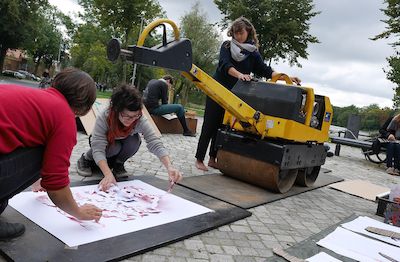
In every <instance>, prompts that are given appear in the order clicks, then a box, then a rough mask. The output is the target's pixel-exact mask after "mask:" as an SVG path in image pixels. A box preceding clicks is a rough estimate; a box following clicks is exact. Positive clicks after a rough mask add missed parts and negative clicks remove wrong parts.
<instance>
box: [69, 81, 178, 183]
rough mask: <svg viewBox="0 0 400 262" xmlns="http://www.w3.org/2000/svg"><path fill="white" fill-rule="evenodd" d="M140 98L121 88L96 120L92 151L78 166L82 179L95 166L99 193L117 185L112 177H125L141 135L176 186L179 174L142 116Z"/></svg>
mask: <svg viewBox="0 0 400 262" xmlns="http://www.w3.org/2000/svg"><path fill="white" fill-rule="evenodd" d="M142 108H143V102H142V96H141V95H140V93H139V90H137V89H136V88H135V87H133V86H129V85H122V86H120V87H119V88H117V89H116V91H115V92H114V93H113V95H112V96H111V102H110V107H109V108H108V109H106V110H105V111H103V112H102V113H101V114H100V116H99V117H98V118H97V119H96V124H95V127H94V130H93V133H92V140H91V148H90V149H89V151H88V152H86V153H85V154H82V156H81V158H80V159H79V160H78V163H77V171H78V174H79V175H81V176H91V175H92V169H91V168H92V167H93V166H95V165H97V166H98V167H99V168H100V170H101V172H102V173H103V175H104V178H103V179H102V180H101V181H100V188H101V189H102V190H107V189H109V188H110V187H111V186H112V185H113V184H116V180H115V177H114V176H115V175H118V174H122V173H126V171H125V168H124V163H125V161H126V160H128V159H129V158H130V157H132V156H133V155H134V154H135V153H136V152H137V151H138V149H139V147H140V144H141V138H140V136H139V134H142V135H143V137H144V139H145V140H146V144H147V148H148V149H149V151H150V152H151V153H153V154H154V155H156V156H157V157H158V158H159V159H160V161H161V162H162V163H163V165H164V166H165V168H166V169H167V172H168V176H169V180H170V182H171V183H176V182H178V181H179V180H181V179H182V174H181V173H180V172H179V171H178V170H177V169H175V168H174V167H173V166H172V164H171V160H170V158H169V155H168V152H167V150H166V148H165V147H164V145H163V143H162V142H161V140H160V138H158V137H157V136H156V133H155V131H154V129H153V127H152V126H151V125H150V123H149V121H148V120H147V119H146V117H144V116H142Z"/></svg>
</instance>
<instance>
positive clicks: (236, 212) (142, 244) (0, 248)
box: [0, 176, 251, 261]
mask: <svg viewBox="0 0 400 262" xmlns="http://www.w3.org/2000/svg"><path fill="white" fill-rule="evenodd" d="M135 179H139V180H141V181H143V182H146V183H148V184H150V185H152V186H155V187H157V188H160V189H163V190H165V189H166V188H165V187H166V186H167V182H166V181H164V180H161V179H157V178H154V177H150V176H142V177H135ZM121 181H122V180H121ZM124 181H126V180H124ZM98 182H99V181H90V182H86V183H82V182H79V183H74V185H75V186H78V185H79V186H81V185H88V184H96V183H98ZM173 194H175V195H177V196H179V197H182V198H184V199H186V200H189V201H192V202H194V203H197V204H199V205H202V206H205V207H208V208H210V209H213V210H214V211H215V212H210V213H206V214H203V215H199V216H195V217H191V218H187V219H183V220H179V221H176V222H172V223H168V224H164V225H160V226H156V227H152V228H148V229H145V230H141V231H136V232H132V233H128V234H125V235H121V236H117V237H112V238H108V239H104V240H100V241H97V242H93V243H90V244H85V245H81V246H78V247H76V248H69V247H66V245H65V244H64V243H63V242H61V241H60V240H58V239H57V238H55V237H54V236H52V235H50V234H49V233H48V232H47V231H45V230H43V229H42V228H41V227H39V226H38V225H36V224H35V223H33V222H31V221H30V220H28V219H27V218H26V217H24V216H23V215H21V214H20V213H18V212H17V211H15V210H14V209H13V208H11V207H8V208H7V209H6V211H5V212H4V213H3V214H2V216H1V217H2V220H4V221H9V222H20V223H23V224H24V225H25V227H26V232H25V234H24V235H22V236H21V237H18V238H16V239H14V240H12V241H8V242H0V254H1V256H3V258H5V259H6V260H10V261H12V260H14V261H109V260H121V259H125V258H128V257H131V256H134V255H137V254H141V253H144V252H146V251H150V250H153V249H156V248H158V247H161V246H165V245H167V244H170V243H173V242H176V241H180V240H182V239H186V238H188V237H191V236H193V235H197V234H200V233H202V232H205V231H209V230H211V229H214V228H217V227H220V226H222V225H225V224H228V223H231V222H234V221H236V220H239V219H242V218H246V217H248V216H250V215H251V213H250V212H248V211H246V210H244V209H241V208H238V207H236V206H233V205H230V204H228V203H225V202H222V201H220V200H217V199H215V198H212V197H210V196H207V195H204V194H201V193H198V192H195V191H193V190H190V189H188V188H185V187H182V186H179V185H176V186H175V187H174V190H173ZM55 223H56V222H55Z"/></svg>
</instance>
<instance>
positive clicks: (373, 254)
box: [317, 227, 400, 262]
mask: <svg viewBox="0 0 400 262" xmlns="http://www.w3.org/2000/svg"><path fill="white" fill-rule="evenodd" d="M317 244H318V245H320V246H322V247H325V248H327V249H330V250H332V251H333V252H335V253H337V254H340V255H342V256H346V257H349V258H352V259H354V260H357V261H363V262H377V261H382V262H388V260H387V259H386V258H383V257H382V256H381V255H379V252H381V253H383V254H386V255H388V256H390V257H392V258H394V259H397V260H400V249H399V248H398V247H395V246H392V245H389V244H386V243H383V242H380V241H377V240H373V239H370V238H367V237H365V236H362V235H359V234H357V233H354V232H351V231H349V230H347V229H344V228H341V227H338V228H336V229H335V231H333V232H332V233H330V234H329V235H328V236H326V237H325V238H324V239H321V240H320V241H318V242H317Z"/></svg>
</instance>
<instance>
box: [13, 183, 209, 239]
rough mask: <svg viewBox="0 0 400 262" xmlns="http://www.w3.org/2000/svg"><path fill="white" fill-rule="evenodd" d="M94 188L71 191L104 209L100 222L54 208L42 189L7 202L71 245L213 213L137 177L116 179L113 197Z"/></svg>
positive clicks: (22, 194) (77, 188) (75, 188)
mask: <svg viewBox="0 0 400 262" xmlns="http://www.w3.org/2000/svg"><path fill="white" fill-rule="evenodd" d="M165 184H166V187H167V182H166V183H165ZM97 187H98V185H92V186H80V187H72V188H71V191H72V193H73V195H74V198H75V200H76V201H77V202H78V203H79V204H80V205H81V204H84V203H89V204H95V205H96V206H98V207H99V208H102V209H103V217H102V218H101V219H100V221H99V223H96V222H94V221H78V220H76V219H75V218H73V217H71V216H69V215H68V214H66V213H64V212H63V211H61V210H60V209H58V208H56V207H54V204H53V203H52V202H51V201H50V200H49V199H48V197H47V194H46V193H44V192H41V193H34V192H22V193H20V194H18V195H16V196H14V197H13V198H12V199H10V201H9V204H10V206H12V207H13V208H14V209H16V210H17V211H19V212H20V213H21V214H23V215H24V216H26V217H27V218H28V219H30V220H32V221H33V222H34V223H36V224H38V225H39V226H40V227H42V228H43V229H44V230H46V231H48V232H49V233H50V234H52V235H53V236H55V237H57V238H58V239H60V240H61V241H62V242H64V243H65V244H67V245H68V246H70V247H71V246H78V245H82V244H87V243H91V242H94V241H98V240H102V239H106V238H110V237H114V236H118V235H122V234H126V233H130V232H134V231H138V230H142V229H146V228H150V227H155V226H158V225H162V224H166V223H170V222H174V221H178V220H182V219H185V218H189V217H193V216H197V215H201V214H204V213H208V212H213V210H211V209H208V208H206V207H203V206H201V205H198V204H195V203H193V202H190V201H188V200H185V199H183V198H180V197H178V196H175V195H173V194H170V193H166V192H165V191H163V190H160V189H158V188H155V187H153V186H151V185H149V184H146V183H144V182H142V181H139V180H133V181H127V182H119V183H118V187H119V188H120V189H123V190H124V192H123V194H122V195H121V192H120V191H118V192H116V191H115V192H114V195H113V196H112V197H109V196H107V195H102V194H99V192H98V191H97ZM132 194H134V195H135V196H134V197H133V196H132ZM132 199H136V201H133V200H132Z"/></svg>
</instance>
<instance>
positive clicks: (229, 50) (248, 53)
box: [195, 17, 300, 171]
mask: <svg viewBox="0 0 400 262" xmlns="http://www.w3.org/2000/svg"><path fill="white" fill-rule="evenodd" d="M228 36H229V37H232V40H231V41H225V42H224V43H223V44H222V46H221V49H220V53H219V62H218V67H217V70H216V72H215V74H214V79H215V80H217V81H218V82H219V83H220V84H221V85H223V86H224V87H226V88H227V89H229V90H231V89H232V88H233V86H234V85H235V84H236V82H237V81H238V80H239V79H240V80H242V81H250V80H251V79H252V77H251V76H250V74H251V73H254V74H256V75H257V76H261V77H265V78H267V79H269V78H271V77H273V76H274V75H276V74H278V73H277V72H275V71H274V70H273V69H272V68H271V67H270V66H268V65H266V64H265V63H264V60H263V58H262V57H261V54H260V52H259V51H258V47H259V43H258V38H257V34H256V30H255V28H254V26H253V25H252V24H251V23H250V21H249V20H248V19H246V18H244V17H239V18H238V19H236V20H235V21H234V22H233V24H232V26H231V27H230V29H229V31H228ZM291 80H292V81H293V82H295V83H296V84H300V79H298V78H297V77H291ZM224 112H225V110H224V109H223V108H222V107H220V106H219V105H218V104H217V103H216V102H214V100H212V99H211V98H209V97H207V99H206V107H205V111H204V122H203V126H202V129H201V134H200V138H199V142H198V145H197V152H196V164H195V165H196V167H197V168H198V169H200V170H203V171H207V170H208V168H207V167H206V166H205V165H204V162H203V161H204V158H205V155H206V152H207V148H208V145H209V143H210V140H211V146H210V152H209V155H210V159H209V161H208V166H210V167H214V168H216V167H217V162H216V156H217V151H216V150H215V148H214V144H215V139H216V135H217V131H218V128H219V127H220V126H221V124H222V120H223V117H224Z"/></svg>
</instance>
